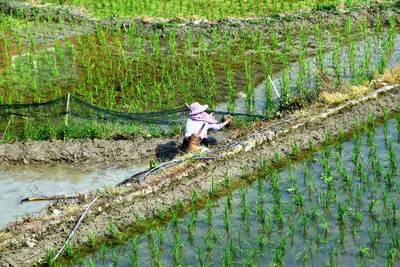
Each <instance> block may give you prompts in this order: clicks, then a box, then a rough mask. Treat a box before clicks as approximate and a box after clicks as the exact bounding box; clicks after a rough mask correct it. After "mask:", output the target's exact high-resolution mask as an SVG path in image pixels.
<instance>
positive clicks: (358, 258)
mask: <svg viewBox="0 0 400 267" xmlns="http://www.w3.org/2000/svg"><path fill="white" fill-rule="evenodd" d="M372 132H373V136H372V139H371V140H373V145H369V144H368V142H367V136H366V134H363V135H361V136H360V138H359V143H360V147H359V148H360V160H359V161H358V164H359V165H361V166H362V169H363V171H362V172H357V171H356V164H355V162H356V161H354V159H353V155H354V153H355V151H356V150H357V148H356V147H357V145H356V144H357V142H356V141H355V140H356V139H354V138H353V139H351V140H348V141H346V142H344V143H341V144H338V145H335V146H331V147H327V148H325V149H324V150H322V151H321V152H319V153H315V154H314V155H311V156H309V157H308V158H307V159H306V160H304V161H302V162H296V163H292V164H290V165H289V167H286V168H284V169H281V170H278V172H277V173H276V175H275V177H276V179H275V181H276V183H277V187H276V188H277V190H274V189H273V188H274V186H273V184H274V182H273V181H274V178H273V177H274V175H268V176H267V177H259V178H258V179H257V180H256V181H254V182H253V183H251V184H249V185H248V186H244V187H242V188H240V189H239V190H236V191H234V192H232V193H231V194H230V195H228V196H226V197H224V198H222V199H220V200H217V201H215V202H213V203H212V205H210V206H209V208H204V209H201V210H193V211H192V212H190V213H189V214H187V215H184V216H183V217H182V218H177V219H176V220H171V221H170V222H167V223H166V224H165V225H157V226H155V227H151V228H150V229H149V230H148V231H147V232H144V233H142V234H139V235H135V236H133V237H130V238H129V239H128V241H127V242H126V243H125V244H122V245H108V246H105V247H104V246H103V249H101V250H100V251H98V252H96V253H94V254H92V255H89V256H86V257H85V258H84V259H83V260H82V259H80V260H78V261H79V262H80V263H78V264H77V265H80V264H81V263H83V264H85V265H87V266H93V264H94V265H95V266H100V265H102V266H108V265H110V264H111V265H112V264H114V266H117V265H118V266H128V265H131V266H170V265H183V266H189V265H190V266H199V265H200V266H210V265H213V266H222V265H224V266H225V265H227V266H231V265H233V266H245V265H246V266H247V265H248V266H273V265H274V264H273V263H283V264H284V265H287V266H294V265H305V266H325V265H326V264H328V263H332V264H333V265H331V266H335V265H337V266H355V265H356V264H361V265H359V266H380V265H384V264H385V263H386V262H387V259H388V257H387V255H388V251H391V249H394V248H395V247H394V246H395V244H397V243H396V242H398V241H400V238H399V234H398V231H399V230H400V229H399V224H398V220H399V215H398V213H394V212H393V210H396V209H397V208H398V207H399V205H400V199H399V196H398V191H399V189H400V183H399V182H398V181H397V179H398V177H399V169H398V168H397V167H396V168H394V169H392V168H391V167H390V163H389V156H388V155H389V149H388V146H387V145H386V144H388V143H391V144H392V147H393V151H394V152H395V153H394V154H395V161H396V162H397V163H398V162H399V160H400V145H399V143H398V141H397V140H398V139H397V138H398V134H399V133H398V132H397V130H396V124H395V122H394V121H390V122H389V123H388V126H387V133H388V134H387V136H386V137H387V139H386V141H388V142H385V135H384V126H380V127H377V128H376V129H374V130H372ZM374 147H376V153H375V155H376V158H377V160H378V161H379V162H380V164H381V171H382V173H381V174H380V175H377V174H376V171H375V170H376V169H375V167H374V166H373V165H372V161H371V160H370V158H369V157H370V156H369V155H372V154H374V152H373V151H374ZM335 154H336V155H337V156H338V157H337V158H338V159H339V160H337V159H336V156H335ZM324 160H326V162H328V164H327V165H325V166H326V167H325V168H324V167H323V166H324ZM338 163H341V166H342V168H343V170H345V171H346V172H347V173H348V177H350V178H349V179H352V181H351V182H350V184H351V188H350V189H349V187H348V186H347V184H346V182H345V179H344V176H343V175H340V174H339V173H340V172H339V169H340V167H339V164H338ZM328 169H329V171H330V175H329V176H327V175H325V174H326V172H324V170H325V171H326V170H328ZM306 173H308V174H309V175H307V174H306ZM324 173H325V174H324ZM341 173H343V172H341ZM362 173H363V174H362ZM389 173H394V176H393V178H394V179H393V181H394V182H393V184H392V185H391V186H389V185H388V183H387V181H388V180H387V177H388V174H389ZM323 178H324V179H325V180H324V179H323ZM329 181H330V182H329ZM327 199H330V200H329V201H327ZM300 200H301V201H300ZM229 202H230V203H231V207H230V206H229ZM300 202H301V203H303V204H301V205H300V204H299V203H300ZM371 203H374V204H373V205H372V208H371ZM339 206H342V207H343V210H344V215H343V220H340V219H339V212H338V207H339ZM209 218H211V219H209ZM279 218H282V222H280V219H279ZM191 221H192V222H193V227H192V228H190V227H189V225H190V224H191ZM395 221H397V224H396V223H395ZM190 229H192V230H190ZM396 249H397V248H396ZM202 264H204V265H202ZM71 265H75V264H73V263H72V264H71ZM394 265H396V263H395V264H394Z"/></svg>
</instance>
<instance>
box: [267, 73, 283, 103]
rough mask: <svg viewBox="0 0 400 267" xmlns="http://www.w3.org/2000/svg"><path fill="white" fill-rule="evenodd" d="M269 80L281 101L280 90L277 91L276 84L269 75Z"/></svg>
mask: <svg viewBox="0 0 400 267" xmlns="http://www.w3.org/2000/svg"><path fill="white" fill-rule="evenodd" d="M268 79H269V81H270V82H271V84H272V87H273V88H274V90H275V93H276V95H277V96H278V98H279V99H281V95H280V94H279V92H278V89H276V86H275V83H274V81H272V79H271V76H269V75H268Z"/></svg>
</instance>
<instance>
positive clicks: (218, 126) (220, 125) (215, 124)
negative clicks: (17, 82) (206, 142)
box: [208, 121, 229, 131]
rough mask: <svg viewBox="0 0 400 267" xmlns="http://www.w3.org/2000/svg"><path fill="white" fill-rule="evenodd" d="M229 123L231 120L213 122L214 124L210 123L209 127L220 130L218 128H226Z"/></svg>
mask: <svg viewBox="0 0 400 267" xmlns="http://www.w3.org/2000/svg"><path fill="white" fill-rule="evenodd" d="M228 123H229V121H224V122H221V123H212V124H209V125H208V128H209V129H213V130H216V131H218V130H220V129H222V128H224V127H225V126H226V125H227V124H228Z"/></svg>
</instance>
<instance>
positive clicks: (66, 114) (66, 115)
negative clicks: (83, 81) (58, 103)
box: [65, 93, 71, 126]
mask: <svg viewBox="0 0 400 267" xmlns="http://www.w3.org/2000/svg"><path fill="white" fill-rule="evenodd" d="M70 99H71V94H70V93H68V96H67V108H66V110H65V126H68V115H69V114H68V113H69V101H70Z"/></svg>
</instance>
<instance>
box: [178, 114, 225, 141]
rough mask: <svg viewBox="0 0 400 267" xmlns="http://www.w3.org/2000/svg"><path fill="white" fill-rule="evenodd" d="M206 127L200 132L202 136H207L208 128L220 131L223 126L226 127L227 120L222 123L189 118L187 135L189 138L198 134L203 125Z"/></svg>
mask: <svg viewBox="0 0 400 267" xmlns="http://www.w3.org/2000/svg"><path fill="white" fill-rule="evenodd" d="M203 124H205V125H204V128H203V130H202V131H201V133H200V138H201V139H203V138H207V131H208V129H213V130H216V131H218V130H219V129H221V128H224V126H225V125H226V124H227V122H221V123H208V122H204V121H195V120H192V119H190V118H189V119H188V120H187V121H186V129H185V137H187V138H189V137H190V136H191V135H192V134H195V135H197V134H198V133H199V131H200V129H201V127H203Z"/></svg>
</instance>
